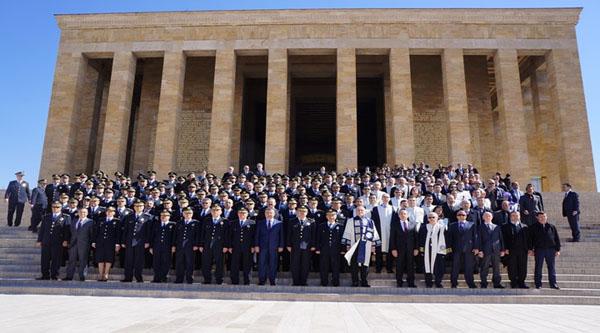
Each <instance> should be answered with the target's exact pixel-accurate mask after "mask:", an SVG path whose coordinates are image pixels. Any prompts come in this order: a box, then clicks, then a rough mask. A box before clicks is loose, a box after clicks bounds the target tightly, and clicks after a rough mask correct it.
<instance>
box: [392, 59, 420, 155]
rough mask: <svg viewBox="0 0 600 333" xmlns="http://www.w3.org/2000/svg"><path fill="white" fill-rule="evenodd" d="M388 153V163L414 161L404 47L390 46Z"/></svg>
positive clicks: (409, 88)
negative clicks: (389, 138)
mask: <svg viewBox="0 0 600 333" xmlns="http://www.w3.org/2000/svg"><path fill="white" fill-rule="evenodd" d="M389 64H390V102H391V118H392V119H391V120H386V124H389V125H390V129H389V130H390V131H391V132H392V135H391V137H392V141H391V142H387V143H386V144H387V145H391V146H392V147H393V148H392V150H391V156H388V159H387V160H388V163H392V164H401V163H405V164H411V163H413V162H414V161H415V137H414V123H413V121H414V117H413V107H412V85H411V77H410V75H411V74H410V53H409V50H408V49H407V48H394V49H390V57H389Z"/></svg>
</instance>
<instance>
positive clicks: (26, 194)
mask: <svg viewBox="0 0 600 333" xmlns="http://www.w3.org/2000/svg"><path fill="white" fill-rule="evenodd" d="M30 197H31V192H30V191H29V184H28V183H27V182H26V181H24V180H22V181H21V183H19V182H18V181H16V180H13V181H11V182H10V183H8V187H7V188H6V192H4V198H5V199H8V216H7V220H8V226H9V227H12V225H13V216H14V215H15V212H16V213H17V216H16V217H15V219H14V222H15V227H18V226H19V225H20V224H21V217H22V216H23V208H25V203H26V202H28V201H29V198H30Z"/></svg>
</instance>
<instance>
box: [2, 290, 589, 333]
mask: <svg viewBox="0 0 600 333" xmlns="http://www.w3.org/2000/svg"><path fill="white" fill-rule="evenodd" d="M599 330H600V307H598V306H582V305H573V306H571V305H531V304H524V305H511V304H402V303H395V304H391V303H346V302H340V303H335V302H276V301H227V300H197V299H194V300H192V299H164V298H163V299H153V298H125V297H88V296H39V295H0V332H2V333H6V332H82V333H90V332H178V331H181V332H184V331H185V332H261V333H262V332H286V333H291V332H377V333H382V332H479V333H481V332H489V331H494V332H517V331H521V332H523V331H527V332H553V333H554V332H598V331H599Z"/></svg>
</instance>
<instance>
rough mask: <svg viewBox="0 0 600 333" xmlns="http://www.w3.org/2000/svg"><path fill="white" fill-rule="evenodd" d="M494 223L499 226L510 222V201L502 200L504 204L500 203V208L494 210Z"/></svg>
mask: <svg viewBox="0 0 600 333" xmlns="http://www.w3.org/2000/svg"><path fill="white" fill-rule="evenodd" d="M492 223H494V224H495V225H497V226H499V227H502V226H503V225H505V224H509V223H510V202H509V201H508V200H504V201H502V204H501V205H500V210H499V211H497V212H494V218H493V219H492Z"/></svg>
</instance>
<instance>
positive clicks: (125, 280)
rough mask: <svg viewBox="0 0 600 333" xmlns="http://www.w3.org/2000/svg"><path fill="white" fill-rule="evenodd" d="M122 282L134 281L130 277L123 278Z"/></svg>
mask: <svg viewBox="0 0 600 333" xmlns="http://www.w3.org/2000/svg"><path fill="white" fill-rule="evenodd" d="M121 282H132V280H129V279H123V280H121Z"/></svg>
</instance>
